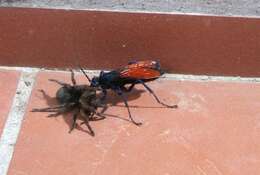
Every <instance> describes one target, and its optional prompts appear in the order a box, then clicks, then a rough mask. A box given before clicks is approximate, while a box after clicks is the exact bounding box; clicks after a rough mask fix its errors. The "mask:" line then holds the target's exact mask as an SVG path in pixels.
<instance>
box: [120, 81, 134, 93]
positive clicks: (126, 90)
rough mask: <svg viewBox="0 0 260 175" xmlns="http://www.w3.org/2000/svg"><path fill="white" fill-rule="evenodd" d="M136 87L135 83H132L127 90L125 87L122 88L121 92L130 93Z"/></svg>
mask: <svg viewBox="0 0 260 175" xmlns="http://www.w3.org/2000/svg"><path fill="white" fill-rule="evenodd" d="M135 85H136V83H132V84H131V85H130V86H129V87H128V88H126V87H124V86H123V89H122V90H123V91H124V92H130V91H131V90H132V89H133V88H134V86H135Z"/></svg>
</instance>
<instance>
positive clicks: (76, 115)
mask: <svg viewBox="0 0 260 175" xmlns="http://www.w3.org/2000/svg"><path fill="white" fill-rule="evenodd" d="M78 114H79V110H77V111H76V112H75V113H74V114H73V122H72V125H71V128H70V130H69V133H71V131H72V130H73V129H74V128H75V127H76V120H77V118H78Z"/></svg>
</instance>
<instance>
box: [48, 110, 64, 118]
mask: <svg viewBox="0 0 260 175" xmlns="http://www.w3.org/2000/svg"><path fill="white" fill-rule="evenodd" d="M63 113H64V111H57V112H56V113H54V114H50V115H48V116H47V117H57V116H58V115H60V114H63Z"/></svg>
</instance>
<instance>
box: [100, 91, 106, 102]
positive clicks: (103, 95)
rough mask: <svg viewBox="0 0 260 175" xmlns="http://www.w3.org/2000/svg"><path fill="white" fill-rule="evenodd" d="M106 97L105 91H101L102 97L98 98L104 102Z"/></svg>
mask: <svg viewBox="0 0 260 175" xmlns="http://www.w3.org/2000/svg"><path fill="white" fill-rule="evenodd" d="M106 97H107V90H106V89H102V96H101V97H100V99H101V101H104V100H105V99H106Z"/></svg>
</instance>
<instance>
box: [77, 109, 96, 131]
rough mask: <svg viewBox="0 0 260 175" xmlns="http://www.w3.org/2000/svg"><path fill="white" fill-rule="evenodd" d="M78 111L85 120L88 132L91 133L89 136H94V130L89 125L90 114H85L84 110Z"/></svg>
mask: <svg viewBox="0 0 260 175" xmlns="http://www.w3.org/2000/svg"><path fill="white" fill-rule="evenodd" d="M80 113H81V115H82V116H83V119H84V121H85V124H86V125H87V127H88V130H89V132H90V135H91V136H95V132H94V131H93V129H92V128H91V126H90V125H89V116H90V115H87V114H86V113H85V112H84V110H81V111H80Z"/></svg>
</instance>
